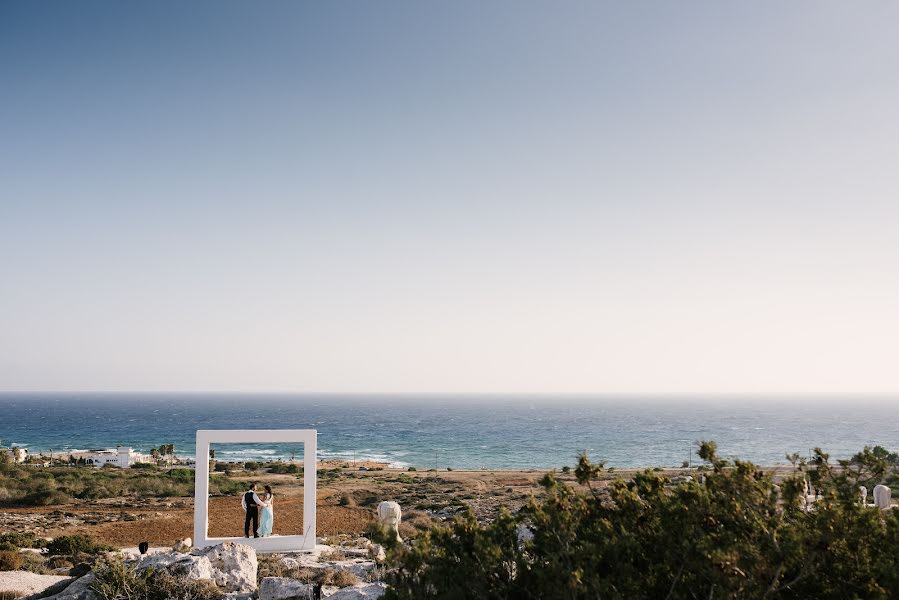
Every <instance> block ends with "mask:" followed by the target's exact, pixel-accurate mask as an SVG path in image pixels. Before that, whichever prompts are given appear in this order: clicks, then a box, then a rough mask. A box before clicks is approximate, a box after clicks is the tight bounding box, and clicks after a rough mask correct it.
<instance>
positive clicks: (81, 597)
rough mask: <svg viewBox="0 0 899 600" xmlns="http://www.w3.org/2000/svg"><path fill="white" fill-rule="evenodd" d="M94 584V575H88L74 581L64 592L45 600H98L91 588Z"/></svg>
mask: <svg viewBox="0 0 899 600" xmlns="http://www.w3.org/2000/svg"><path fill="white" fill-rule="evenodd" d="M93 582H94V574H93V573H88V574H87V575H85V576H84V577H81V578H79V579H76V580H75V581H73V582H72V583H71V585H69V586H68V587H66V589H64V590H63V591H61V592H59V593H58V594H54V595H52V596H48V597H47V598H46V599H45V600H97V595H96V594H95V593H94V592H93V591H91V589H90V587H89V586H90V584H92V583H93Z"/></svg>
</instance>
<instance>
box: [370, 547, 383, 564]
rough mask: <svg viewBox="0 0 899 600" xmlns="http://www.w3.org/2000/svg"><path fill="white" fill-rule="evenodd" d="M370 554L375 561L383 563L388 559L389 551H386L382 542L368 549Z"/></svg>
mask: <svg viewBox="0 0 899 600" xmlns="http://www.w3.org/2000/svg"><path fill="white" fill-rule="evenodd" d="M368 556H369V558H371V559H372V560H374V561H375V562H379V563H382V562H384V561H385V560H387V553H386V552H385V551H384V546H382V545H381V544H372V545H371V547H370V548H369V549H368Z"/></svg>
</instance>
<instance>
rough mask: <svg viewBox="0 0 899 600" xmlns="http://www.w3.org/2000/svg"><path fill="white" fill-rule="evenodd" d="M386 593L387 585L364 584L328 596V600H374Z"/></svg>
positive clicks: (342, 589)
mask: <svg viewBox="0 0 899 600" xmlns="http://www.w3.org/2000/svg"><path fill="white" fill-rule="evenodd" d="M386 591H387V584H386V583H363V584H361V585H354V586H352V587H345V588H341V589H340V591H338V592H337V593H335V594H332V595H330V596H328V600H372V599H373V598H380V597H381V596H383V595H384V592H386Z"/></svg>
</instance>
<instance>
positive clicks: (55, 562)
mask: <svg viewBox="0 0 899 600" xmlns="http://www.w3.org/2000/svg"><path fill="white" fill-rule="evenodd" d="M47 566H48V567H50V568H51V569H71V568H72V567H74V566H75V565H73V564H72V562H71V561H70V560H69V559H67V558H65V557H64V556H54V557H52V558H50V560H48V561H47Z"/></svg>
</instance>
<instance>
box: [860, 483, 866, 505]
mask: <svg viewBox="0 0 899 600" xmlns="http://www.w3.org/2000/svg"><path fill="white" fill-rule="evenodd" d="M858 494H859V496H860V497H861V501H862V506H867V505H868V488H866V487H865V486H863V485H862V486H859V488H858Z"/></svg>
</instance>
